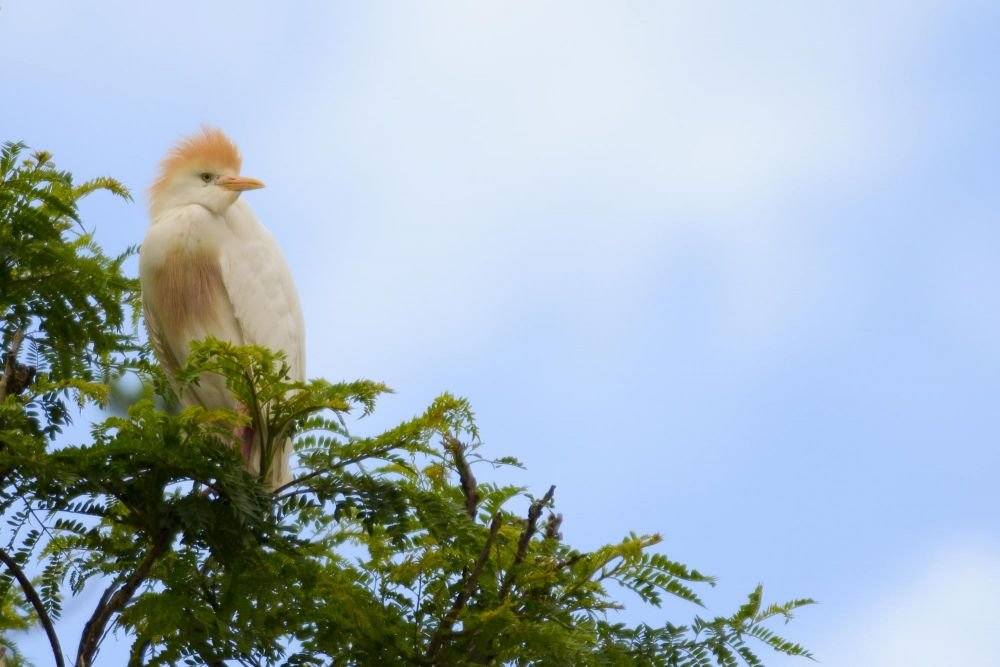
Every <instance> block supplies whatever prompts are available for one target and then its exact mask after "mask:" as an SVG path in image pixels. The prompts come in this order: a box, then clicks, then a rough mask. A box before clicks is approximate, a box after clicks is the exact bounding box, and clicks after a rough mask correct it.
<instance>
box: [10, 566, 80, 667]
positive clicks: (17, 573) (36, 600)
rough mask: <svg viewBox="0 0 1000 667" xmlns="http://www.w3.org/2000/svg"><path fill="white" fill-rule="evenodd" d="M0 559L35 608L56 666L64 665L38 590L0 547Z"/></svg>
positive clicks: (54, 631)
mask: <svg viewBox="0 0 1000 667" xmlns="http://www.w3.org/2000/svg"><path fill="white" fill-rule="evenodd" d="M0 561H3V564H4V565H6V566H7V569H8V570H10V571H11V573H13V575H14V578H15V579H17V583H18V584H20V585H21V590H22V591H24V596H25V597H26V598H28V602H30V603H31V606H32V607H34V609H35V613H36V614H38V620H39V621H40V622H41V624H42V627H43V628H45V634H46V636H48V638H49V646H51V647H52V656H53V657H54V658H55V661H56V662H55V664H56V667H65V665H66V663H65V662H63V655H62V648H60V647H59V637H58V636H56V630H55V628H54V627H52V619H51V618H50V617H49V613H48V612H47V611H46V610H45V605H43V604H42V599H41V598H40V597H39V596H38V591H36V590H35V587H34V586H32V585H31V580H30V579H28V577H27V575H25V574H24V570H22V569H21V567H20V566H19V565H18V564H17V561H15V560H14V559H13V558H12V557H11V556H10V554H8V553H7V552H6V551H4V550H3V549H0Z"/></svg>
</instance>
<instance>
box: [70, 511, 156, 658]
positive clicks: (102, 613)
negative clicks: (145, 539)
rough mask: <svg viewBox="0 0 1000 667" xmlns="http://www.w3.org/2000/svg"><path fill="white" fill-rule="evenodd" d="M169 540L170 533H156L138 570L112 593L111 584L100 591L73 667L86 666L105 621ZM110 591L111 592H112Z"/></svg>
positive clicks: (125, 600)
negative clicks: (97, 602) (101, 593)
mask: <svg viewBox="0 0 1000 667" xmlns="http://www.w3.org/2000/svg"><path fill="white" fill-rule="evenodd" d="M170 537H171V533H170V531H163V532H162V533H160V534H159V536H158V537H157V538H156V541H155V542H154V543H153V546H152V547H150V549H149V553H147V554H146V557H145V558H143V559H142V562H141V563H140V564H139V567H137V568H136V569H135V571H134V572H132V574H130V575H129V576H128V578H127V579H126V580H125V583H124V584H122V586H121V587H120V588H118V589H117V590H115V584H112V585H111V586H110V587H108V589H107V590H106V591H104V595H102V596H101V602H100V603H99V604H98V605H97V608H96V609H95V610H94V614H93V615H92V616H91V617H90V620H89V621H87V625H85V626H84V628H83V634H82V635H81V636H80V648H79V649H78V651H77V656H76V667H90V665H91V663H92V662H93V660H94V654H95V653H96V652H97V647H98V645H99V644H100V638H101V636H102V635H103V634H104V628H105V626H107V624H108V621H110V620H111V617H112V616H113V615H114V614H115V613H116V612H118V611H120V610H121V608H122V607H124V606H125V605H126V604H127V603H128V601H129V600H131V599H132V596H133V595H135V591H136V589H138V588H139V586H140V585H141V584H142V582H143V581H145V580H146V578H147V577H148V576H149V572H150V570H152V569H153V564H154V563H155V562H156V560H157V559H158V558H159V557H160V556H162V555H163V554H164V552H166V550H167V548H168V547H169V546H170ZM112 591H114V592H113V593H112Z"/></svg>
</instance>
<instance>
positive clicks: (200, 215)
mask: <svg viewBox="0 0 1000 667" xmlns="http://www.w3.org/2000/svg"><path fill="white" fill-rule="evenodd" d="M241 166H242V156H241V154H240V151H239V149H238V148H237V146H236V144H235V143H233V141H232V140H230V139H229V137H227V136H226V135H225V134H223V132H222V131H221V130H219V129H216V128H211V127H207V126H203V127H202V128H201V132H198V133H195V134H193V135H191V136H188V137H186V138H184V139H182V140H180V141H179V142H178V143H177V144H176V145H175V146H174V147H173V148H172V149H171V150H170V151H169V152H168V153H167V155H166V157H165V158H163V160H162V161H161V162H160V165H159V173H158V175H157V176H156V179H155V180H154V182H153V184H152V186H151V187H150V190H149V218H150V225H149V227H148V229H147V231H146V236H145V239H144V240H143V242H142V245H141V247H140V251H139V280H140V285H141V292H142V305H143V318H144V320H145V323H146V329H147V332H148V336H149V341H150V343H151V345H152V348H153V351H154V353H155V355H156V357H157V358H158V359H159V361H160V364H161V366H162V367H163V370H164V371H165V373H166V375H167V377H168V379H170V380H171V381H172V382H173V378H174V376H175V375H176V374H177V372H178V371H179V370H180V369H181V368H182V367H183V366H184V364H185V362H186V360H187V357H188V355H189V353H190V347H191V343H192V342H194V341H198V340H202V339H205V338H207V337H210V336H211V337H214V338H217V339H219V340H222V341H227V342H229V343H232V344H235V345H259V346H262V347H266V348H269V349H270V350H272V351H275V352H282V353H284V354H285V357H286V361H287V363H288V367H289V371H288V373H289V379H290V380H292V381H296V382H302V381H305V324H304V321H303V316H302V308H301V305H300V302H299V297H298V292H297V291H296V289H295V284H294V282H293V280H292V274H291V271H290V269H289V266H288V263H287V262H286V260H285V257H284V255H283V254H282V252H281V248H280V247H279V246H278V243H277V242H276V241H275V239H274V237H273V236H272V235H271V233H270V232H269V231H268V230H267V228H266V227H264V225H262V224H261V223H260V222H259V221H258V220H257V218H256V217H255V216H254V214H253V211H252V210H251V209H250V206H249V205H248V204H247V203H246V202H245V201H244V198H242V197H241V196H240V195H241V194H242V193H244V192H246V191H249V190H256V189H259V188H263V187H264V183H262V182H261V181H259V180H257V179H255V178H250V177H247V176H241V175H240V168H241ZM180 398H181V402H182V403H183V404H185V405H200V406H203V407H206V408H224V409H229V410H235V411H240V410H244V411H245V410H246V408H245V406H242V405H240V403H239V401H238V400H237V399H236V398H235V397H234V396H233V395H232V393H231V392H230V391H229V390H228V389H227V388H226V382H225V378H223V377H221V376H218V375H214V374H204V375H203V376H202V377H201V378H200V379H199V382H198V383H197V384H195V385H189V386H188V387H187V388H186V389H185V390H184V391H183V394H182V395H181V397H180ZM239 435H240V437H241V439H242V452H241V453H242V455H243V459H244V462H245V464H246V467H247V469H248V470H249V471H250V472H251V473H252V474H254V475H260V472H261V463H262V461H261V439H260V433H259V432H255V431H254V430H253V427H246V428H244V429H242V430H241V432H240V434H239ZM274 449H275V451H274V454H273V457H272V459H271V460H270V462H269V463H268V462H263V463H264V468H265V474H264V481H265V482H266V483H267V484H268V485H269V486H270V487H271V489H272V490H275V489H279V488H280V487H282V486H284V485H286V484H288V483H289V482H290V481H291V480H292V474H291V469H290V464H289V457H290V455H291V449H292V447H291V442H290V440H288V441H285V442H282V443H277V446H276V447H275V448H274Z"/></svg>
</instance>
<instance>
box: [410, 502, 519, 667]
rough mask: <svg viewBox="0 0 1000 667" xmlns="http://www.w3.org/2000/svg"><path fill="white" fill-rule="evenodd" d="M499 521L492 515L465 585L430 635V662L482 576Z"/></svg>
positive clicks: (497, 517) (497, 516)
mask: <svg viewBox="0 0 1000 667" xmlns="http://www.w3.org/2000/svg"><path fill="white" fill-rule="evenodd" d="M501 523H502V521H501V520H500V515H499V514H496V515H494V516H493V521H492V522H491V523H490V532H489V534H488V535H487V536H486V543H485V544H483V548H482V550H481V551H480V552H479V557H478V558H476V564H475V565H473V566H472V572H470V573H469V576H468V578H466V580H465V585H463V586H462V590H461V591H460V592H459V594H458V597H456V598H455V602H454V604H452V606H451V609H450V610H449V611H448V614H447V615H446V616H445V617H444V620H443V621H441V625H439V626H438V629H437V630H435V631H434V635H433V636H432V637H431V641H430V646H429V648H428V649H427V659H428V660H430V661H431V662H433V660H434V658H435V657H436V656H437V654H438V652H439V651H440V650H441V646H442V644H443V642H444V639H445V637H446V636H447V635H448V633H449V632H451V629H452V627H454V625H455V621H457V620H458V615H459V614H461V613H462V610H463V609H464V608H465V605H466V604H467V603H468V602H469V598H471V597H472V594H473V593H474V592H475V590H476V584H478V583H479V577H481V576H482V574H483V568H484V567H486V561H487V560H488V559H489V557H490V549H492V548H493V541H494V540H496V537H497V533H499V532H500V525H501Z"/></svg>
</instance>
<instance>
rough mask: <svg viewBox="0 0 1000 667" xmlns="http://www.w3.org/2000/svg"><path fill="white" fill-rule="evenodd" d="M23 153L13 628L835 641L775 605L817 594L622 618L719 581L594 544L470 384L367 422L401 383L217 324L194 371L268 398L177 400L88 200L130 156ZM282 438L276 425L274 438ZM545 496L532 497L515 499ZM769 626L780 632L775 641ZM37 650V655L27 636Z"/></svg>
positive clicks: (543, 642)
mask: <svg viewBox="0 0 1000 667" xmlns="http://www.w3.org/2000/svg"><path fill="white" fill-rule="evenodd" d="M24 151H25V147H24V146H23V145H22V144H5V145H4V147H3V149H2V151H0V285H2V290H3V291H2V293H0V313H2V322H0V333H2V349H3V351H4V352H5V355H4V358H3V366H2V367H3V375H2V378H0V512H2V514H3V518H4V520H5V525H6V526H7V527H9V530H8V529H7V528H5V531H7V532H5V534H4V537H3V539H2V540H0V562H2V567H0V572H2V575H0V631H2V633H3V634H2V635H0V643H2V644H3V645H5V646H6V647H7V648H8V649H9V650H10V653H9V654H8V657H9V658H10V659H11V660H13V663H12V664H16V663H17V662H19V661H20V660H21V658H19V657H18V656H17V653H16V647H15V644H14V641H13V640H14V638H15V637H14V635H13V634H11V631H12V630H17V629H19V628H24V627H27V626H29V625H33V624H38V625H40V626H41V627H42V629H43V630H44V632H45V633H46V635H47V637H48V639H49V643H50V644H51V648H52V657H53V661H54V664H56V665H58V666H60V667H62V666H63V665H67V664H73V665H77V666H78V667H88V666H89V665H92V664H96V660H97V656H98V652H99V649H100V647H101V642H102V641H103V640H104V639H105V638H106V636H107V635H108V634H109V633H111V632H114V633H115V634H116V635H117V636H119V637H120V638H122V641H124V642H127V646H129V647H130V651H131V658H130V661H129V664H130V665H134V666H138V665H172V664H187V665H202V664H207V665H227V664H240V665H272V664H274V665H276V664H282V665H327V664H330V665H396V664H399V665H458V664H497V665H499V664H509V665H559V664H563V665H736V664H741V663H744V662H745V663H746V664H750V665H757V664H761V661H760V659H759V658H758V656H757V655H756V654H755V652H754V651H755V650H758V651H759V650H760V648H761V647H763V648H764V649H768V648H769V649H773V650H776V651H778V652H781V653H786V654H790V655H800V656H806V657H809V653H808V652H807V651H806V650H805V649H804V648H802V647H801V646H799V645H797V644H794V643H791V642H789V641H786V640H784V639H783V638H781V637H779V636H778V635H776V634H774V633H773V632H772V631H771V630H770V629H768V628H767V627H766V625H765V624H766V622H767V621H768V620H769V619H772V618H774V617H782V618H785V619H788V618H791V615H792V612H793V611H794V610H796V609H797V608H799V607H801V606H803V605H807V604H810V603H811V600H793V601H791V602H787V603H784V604H765V603H764V602H763V595H762V591H761V588H760V587H758V588H757V589H756V590H754V591H753V592H752V593H751V594H750V595H749V598H748V600H747V602H746V604H744V605H743V606H741V607H740V608H739V609H738V610H736V612H735V613H733V614H731V615H729V616H721V617H714V618H701V617H695V619H694V620H693V622H691V623H688V624H686V625H674V624H672V623H669V622H668V623H665V624H664V625H662V626H651V625H644V624H640V625H637V626H634V627H629V626H626V625H624V624H620V623H613V622H611V621H610V620H608V614H607V612H609V611H612V610H616V609H619V608H620V607H621V605H620V604H619V603H618V602H616V601H615V599H614V598H613V597H612V595H611V594H610V592H609V583H610V582H616V583H617V584H620V585H621V586H623V587H625V588H627V589H630V590H631V591H634V592H635V593H636V594H637V595H638V597H639V598H640V599H641V600H643V601H644V602H646V603H648V604H650V605H653V606H658V605H659V604H660V602H661V600H662V599H663V598H664V596H674V597H678V598H681V599H683V600H687V601H690V602H692V603H694V604H696V605H699V604H701V601H700V600H699V598H698V596H697V594H696V592H695V588H696V586H699V585H706V584H707V585H714V581H713V579H712V578H711V577H708V576H705V575H703V574H701V573H700V572H698V571H697V570H694V569H691V568H689V567H687V566H685V565H683V564H681V563H678V562H676V561H673V560H671V559H669V558H668V557H666V556H665V555H663V554H662V553H659V552H657V551H656V550H655V549H654V547H655V546H656V545H657V544H658V543H659V542H660V537H659V536H658V535H636V534H629V535H628V536H627V537H625V538H624V539H622V540H621V541H620V542H617V543H613V544H609V545H607V546H604V547H601V548H599V549H597V550H594V551H589V552H585V551H580V550H577V549H574V548H573V547H572V546H570V545H569V544H567V543H565V542H564V540H563V538H562V535H561V534H560V523H561V521H562V516H561V515H559V514H556V513H555V512H554V491H555V488H554V487H552V488H550V489H548V490H547V491H546V492H545V493H544V494H542V495H541V496H531V495H528V494H527V492H526V490H525V489H522V488H518V487H515V486H507V485H501V484H497V483H490V482H484V481H479V480H477V479H476V476H475V475H474V469H476V470H484V469H485V470H489V469H490V466H489V465H484V464H492V465H493V466H499V465H514V466H516V465H519V463H518V462H517V461H515V460H514V459H511V458H497V459H487V458H485V457H484V455H483V453H482V452H481V447H480V444H479V437H478V432H477V429H476V425H475V421H474V419H473V413H472V411H471V409H470V407H469V405H468V403H467V402H466V401H465V400H463V399H460V398H456V397H454V396H452V395H449V394H443V395H442V396H440V397H439V398H438V399H437V400H435V401H434V402H433V404H432V405H431V406H430V407H429V408H427V410H426V411H424V412H423V414H421V415H420V416H418V417H416V418H414V419H411V420H409V421H406V422H403V423H401V424H399V425H398V426H396V427H395V428H392V429H390V430H388V431H386V432H384V433H381V434H379V435H376V436H372V437H359V436H356V435H354V434H352V433H350V432H348V429H347V427H346V420H345V419H344V417H345V416H346V415H347V414H348V413H352V412H361V413H362V414H368V413H370V412H371V411H372V410H373V409H374V407H375V403H376V400H377V399H378V397H379V396H380V395H381V394H383V393H385V392H387V391H389V390H388V389H387V388H386V387H385V386H384V385H382V384H379V383H376V382H370V381H366V380H361V381H357V382H351V383H338V384H333V383H329V382H326V381H324V380H312V381H309V382H305V383H302V382H291V381H289V380H288V378H287V375H286V371H287V366H285V365H284V362H283V359H282V358H281V357H280V356H278V355H275V354H274V353H272V352H271V351H269V350H265V349H261V348H240V347H234V346H232V345H229V344H227V343H223V342H220V341H215V340H207V341H204V342H202V343H200V344H197V345H196V346H195V347H194V350H193V353H192V355H191V358H190V359H189V362H188V365H187V367H186V368H185V369H183V371H182V373H181V376H180V385H181V388H183V387H184V386H187V385H189V384H190V383H195V382H198V377H199V376H200V375H201V374H203V373H218V374H220V375H222V376H224V377H225V378H226V381H227V384H228V386H229V387H230V389H231V390H232V391H233V392H235V393H236V395H237V396H238V397H239V398H240V400H241V402H242V403H243V404H244V405H248V406H258V409H257V410H251V411H250V412H251V415H250V416H247V415H243V414H237V413H231V412H227V411H218V410H215V411H213V410H205V409H200V408H195V407H188V408H185V409H184V410H182V411H178V410H177V409H176V406H175V408H174V409H173V410H169V409H162V407H161V406H162V405H163V400H164V398H166V399H169V397H170V396H171V389H170V388H169V387H168V385H167V383H166V382H165V381H164V378H163V375H162V373H161V372H160V371H159V369H158V368H157V366H156V365H155V363H154V362H153V361H152V359H151V357H150V354H149V350H148V348H147V347H146V346H144V345H143V344H142V343H141V342H140V338H139V337H138V336H137V334H136V330H137V324H138V314H137V313H138V310H137V306H138V299H139V295H138V287H137V284H136V281H135V280H134V279H131V278H128V277H126V276H125V275H124V273H123V268H122V267H123V262H124V261H125V260H126V259H127V258H128V257H129V256H130V255H131V254H133V253H134V249H129V251H127V252H126V253H124V254H123V255H120V256H117V257H108V256H106V255H105V254H104V253H103V251H102V250H101V248H100V247H98V246H97V245H96V244H95V243H94V241H93V236H92V234H91V233H90V232H87V231H86V229H85V228H84V227H83V225H82V223H81V222H80V219H79V215H78V208H77V205H78V202H79V200H80V199H81V198H82V197H84V196H86V195H88V194H90V193H92V192H94V191H98V190H104V191H109V192H111V193H113V194H115V195H118V196H120V197H123V198H125V199H128V192H127V191H126V189H125V188H124V187H123V186H121V184H119V183H118V182H116V181H114V180H112V179H109V178H100V179H95V180H92V181H88V182H86V183H84V184H82V185H74V184H73V179H72V177H71V175H70V174H68V173H65V172H61V171H58V170H57V169H56V168H55V167H54V165H53V164H52V162H51V157H50V156H49V155H48V154H46V153H35V154H33V155H32V156H30V157H27V158H25V157H24V156H23V153H24ZM126 374H134V375H137V376H139V377H140V378H142V379H143V381H144V387H145V389H144V391H143V395H142V396H141V397H139V398H138V400H135V401H133V402H132V404H131V405H130V406H129V407H128V408H127V411H122V412H120V413H119V414H113V415H111V416H107V417H106V418H104V419H103V420H102V421H100V422H98V423H96V424H94V425H93V427H92V437H91V438H90V441H89V442H87V443H85V444H69V443H66V442H61V441H60V439H61V438H60V435H61V433H62V430H63V427H64V426H65V425H66V424H67V423H68V421H69V416H70V412H69V408H70V404H71V402H75V403H76V404H77V405H81V406H82V405H86V404H94V405H97V406H101V407H106V406H108V403H109V401H110V400H111V399H112V398H113V396H114V387H115V386H116V381H117V380H118V379H120V378H121V377H123V376H124V375H126ZM251 419H254V420H261V419H266V420H267V423H268V425H269V428H268V429H266V433H267V434H268V437H270V438H271V439H274V440H275V441H280V439H281V438H284V437H286V436H287V435H288V434H294V435H295V436H296V441H295V442H296V444H295V447H296V452H297V458H298V468H297V470H296V478H295V480H294V481H293V482H291V483H290V484H288V485H286V486H284V487H282V488H279V489H277V490H276V491H274V492H273V493H272V492H270V491H269V490H268V488H267V487H266V485H265V484H264V483H263V482H262V481H261V480H260V479H257V478H255V477H253V476H251V475H250V474H249V473H247V472H246V470H245V469H244V467H243V465H242V461H241V459H240V456H239V454H238V449H239V447H238V446H236V442H234V439H235V436H234V435H233V434H234V430H235V427H236V426H238V425H241V424H245V423H246V422H247V420H251ZM265 449H266V448H265ZM524 497H527V498H528V501H529V502H528V509H527V512H526V516H522V515H521V514H519V513H518V512H516V511H515V510H513V509H511V506H512V505H513V504H516V503H517V499H518V498H524ZM86 587H103V593H102V594H101V596H100V599H99V601H98V604H97V605H96V607H95V608H94V610H93V612H92V614H91V616H90V618H89V621H88V622H87V624H86V626H85V628H84V630H83V633H82V636H81V637H80V639H79V641H78V643H77V646H76V651H75V656H76V657H75V658H74V659H72V660H70V659H67V657H66V656H67V655H70V653H69V652H68V651H69V649H70V647H69V646H68V645H66V644H64V643H62V642H64V641H66V640H67V639H68V638H67V637H65V636H61V635H60V632H59V628H60V610H61V604H62V600H63V599H64V596H65V595H75V594H78V593H80V592H81V591H82V590H84V589H85V588H86ZM754 642H757V645H756V646H753V643H754ZM11 656H13V657H12V658H11Z"/></svg>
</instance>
